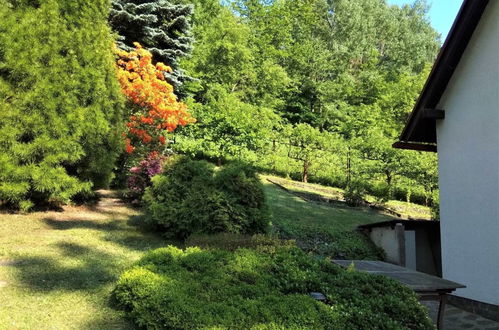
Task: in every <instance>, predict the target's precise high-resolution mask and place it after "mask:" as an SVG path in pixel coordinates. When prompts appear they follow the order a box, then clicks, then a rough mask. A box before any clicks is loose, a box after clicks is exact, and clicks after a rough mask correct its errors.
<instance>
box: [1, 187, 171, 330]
mask: <svg viewBox="0 0 499 330" xmlns="http://www.w3.org/2000/svg"><path fill="white" fill-rule="evenodd" d="M103 193H104V194H105V196H104V197H105V198H103V199H102V200H101V202H100V203H99V204H97V205H95V206H92V207H67V208H65V210H64V212H44V213H41V212H40V213H33V214H28V215H13V214H0V329H127V328H132V327H131V325H129V324H128V323H126V321H125V320H124V318H123V315H122V313H121V312H119V311H117V310H115V309H114V308H113V307H112V304H111V301H110V296H111V295H110V292H111V290H112V289H113V288H114V286H115V282H116V280H117V278H118V276H119V275H121V273H122V272H123V270H124V269H126V268H128V267H129V266H130V265H132V264H133V263H134V262H135V261H136V260H137V259H139V258H140V257H141V256H142V255H143V252H145V251H147V250H149V249H152V248H157V247H160V246H164V245H165V244H167V243H166V242H165V240H164V239H162V238H160V237H158V236H155V235H152V234H145V233H141V232H140V231H138V230H137V228H135V227H132V226H130V225H129V224H128V223H127V222H128V220H129V219H130V218H131V217H133V216H135V215H137V212H136V211H135V210H133V209H130V208H128V207H126V206H125V205H123V204H121V203H120V202H119V200H117V199H115V198H114V196H113V195H112V194H111V193H110V192H103Z"/></svg>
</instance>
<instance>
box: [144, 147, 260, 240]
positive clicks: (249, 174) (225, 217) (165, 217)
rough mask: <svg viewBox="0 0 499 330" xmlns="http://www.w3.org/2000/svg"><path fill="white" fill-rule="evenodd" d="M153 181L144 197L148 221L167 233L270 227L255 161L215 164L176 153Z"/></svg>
mask: <svg viewBox="0 0 499 330" xmlns="http://www.w3.org/2000/svg"><path fill="white" fill-rule="evenodd" d="M152 182H153V185H152V187H150V188H148V189H147V190H146V193H145V195H144V198H143V201H144V203H145V205H146V208H147V212H148V215H149V217H148V219H149V220H148V221H150V222H151V223H152V224H154V225H156V226H157V227H159V228H160V230H161V231H163V232H165V234H166V235H168V236H172V237H178V238H186V237H188V236H189V235H191V234H193V233H220V232H229V233H240V234H255V233H261V232H264V231H265V230H266V228H267V225H268V214H267V205H266V202H265V195H264V193H263V190H262V186H261V183H260V181H259V180H258V178H257V176H256V173H255V171H254V169H252V168H251V167H248V166H245V165H242V164H237V163H235V164H231V165H228V166H226V167H224V168H222V169H220V170H215V169H214V166H213V165H211V164H210V163H208V162H205V161H194V160H190V159H188V158H186V157H177V158H174V159H171V160H169V161H168V162H167V164H166V165H165V171H164V173H163V174H161V175H158V176H156V177H154V178H153V179H152Z"/></svg>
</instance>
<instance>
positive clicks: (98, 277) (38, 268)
mask: <svg viewBox="0 0 499 330" xmlns="http://www.w3.org/2000/svg"><path fill="white" fill-rule="evenodd" d="M56 247H57V248H58V249H59V250H61V253H62V255H64V256H66V257H67V258H65V259H64V261H66V262H65V263H63V262H61V261H59V260H57V259H56V258H53V257H46V256H27V257H21V258H17V259H16V261H17V263H16V264H15V265H14V267H15V268H16V269H17V270H18V274H17V279H18V280H19V281H20V282H21V283H22V284H23V285H25V286H28V287H30V288H32V289H33V290H37V291H51V290H68V291H77V290H89V289H98V288H99V287H101V286H103V285H106V284H108V283H111V282H114V281H115V280H116V274H115V273H114V272H113V263H112V262H110V260H112V258H114V256H112V255H110V254H108V253H105V252H102V251H99V250H96V249H93V248H89V247H86V246H83V245H80V244H76V243H71V242H60V243H57V244H56ZM68 261H69V262H68Z"/></svg>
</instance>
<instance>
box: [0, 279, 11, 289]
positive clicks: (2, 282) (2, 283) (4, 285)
mask: <svg viewBox="0 0 499 330" xmlns="http://www.w3.org/2000/svg"><path fill="white" fill-rule="evenodd" d="M8 284H9V283H7V282H5V281H0V288H3V287H6V286H7V285H8Z"/></svg>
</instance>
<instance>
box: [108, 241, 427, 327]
mask: <svg viewBox="0 0 499 330" xmlns="http://www.w3.org/2000/svg"><path fill="white" fill-rule="evenodd" d="M310 292H321V293H323V294H325V295H326V297H327V299H328V300H327V302H326V303H324V302H319V301H315V300H314V299H312V298H311V297H310ZM114 296H115V298H116V300H117V302H118V304H119V305H120V306H121V307H122V308H124V309H125V310H126V312H127V315H128V316H129V317H130V318H131V319H132V320H133V321H134V322H135V323H136V324H137V325H138V326H141V327H145V328H150V329H165V328H168V329H205V328H210V329H213V328H216V329H228V328H231V329H243V328H244V329H249V328H251V329H282V328H285V329H366V328H369V329H432V328H433V326H432V324H431V321H430V320H429V318H428V317H427V314H426V312H425V310H424V307H422V306H421V305H420V304H419V303H418V301H417V298H416V296H415V295H414V293H413V292H412V291H411V290H410V289H408V288H405V287H403V286H401V285H400V284H398V283H396V282H394V281H392V280H390V279H387V278H385V277H382V276H374V275H368V274H365V273H360V272H355V271H347V270H343V269H341V268H339V267H337V266H335V265H333V264H332V263H331V262H330V261H328V260H319V259H316V258H313V257H311V256H309V255H307V254H305V253H304V252H303V251H301V250H300V249H298V248H296V247H290V246H278V247H276V248H275V249H269V248H268V245H266V246H263V248H260V247H256V248H254V249H245V248H242V249H237V250H235V251H234V252H231V251H228V250H223V249H206V250H203V249H201V248H197V247H192V248H187V249H186V250H180V249H178V248H176V247H173V246H169V247H166V248H160V249H157V250H153V251H151V252H149V253H148V254H146V255H145V256H144V257H143V258H142V259H141V260H140V261H139V262H138V264H136V265H135V266H134V267H133V268H131V269H129V270H128V271H126V272H125V273H124V274H123V275H122V276H121V277H120V279H119V281H118V283H117V286H116V288H115V291H114Z"/></svg>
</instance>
